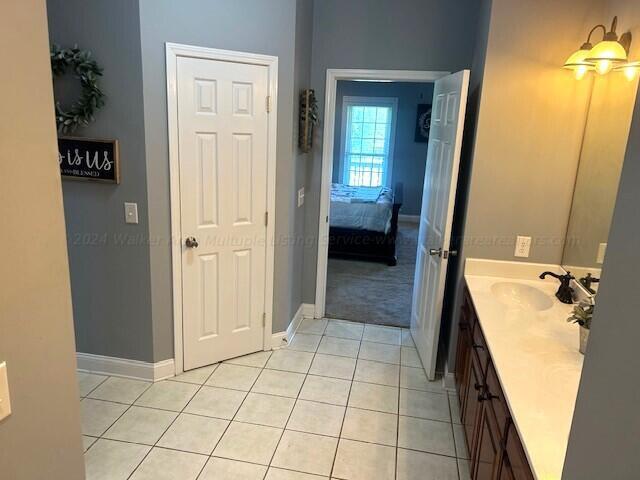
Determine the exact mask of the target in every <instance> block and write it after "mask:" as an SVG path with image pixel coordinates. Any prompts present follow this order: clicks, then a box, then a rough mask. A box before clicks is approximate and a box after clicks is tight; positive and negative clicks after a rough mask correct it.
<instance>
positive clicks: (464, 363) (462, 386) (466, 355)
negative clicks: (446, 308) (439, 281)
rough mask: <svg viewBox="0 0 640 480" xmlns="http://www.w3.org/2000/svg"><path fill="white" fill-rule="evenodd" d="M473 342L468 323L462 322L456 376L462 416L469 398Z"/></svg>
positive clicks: (459, 333)
mask: <svg viewBox="0 0 640 480" xmlns="http://www.w3.org/2000/svg"><path fill="white" fill-rule="evenodd" d="M471 341H472V340H471V329H470V327H469V323H468V322H467V321H461V322H460V330H459V332H458V347H457V351H456V370H455V372H456V373H455V375H456V388H457V389H458V402H459V404H460V412H461V413H462V414H464V410H465V399H466V397H467V387H468V386H469V374H470V370H471ZM454 420H455V419H454Z"/></svg>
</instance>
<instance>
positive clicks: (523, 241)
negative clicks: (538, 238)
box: [513, 235, 531, 258]
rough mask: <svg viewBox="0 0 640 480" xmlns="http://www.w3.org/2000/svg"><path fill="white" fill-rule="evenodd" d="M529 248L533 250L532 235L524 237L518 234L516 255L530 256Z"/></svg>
mask: <svg viewBox="0 0 640 480" xmlns="http://www.w3.org/2000/svg"><path fill="white" fill-rule="evenodd" d="M529 250H531V237H522V236H520V235H518V237H517V238H516V251H515V252H514V254H513V255H514V256H516V257H522V258H527V257H528V256H529Z"/></svg>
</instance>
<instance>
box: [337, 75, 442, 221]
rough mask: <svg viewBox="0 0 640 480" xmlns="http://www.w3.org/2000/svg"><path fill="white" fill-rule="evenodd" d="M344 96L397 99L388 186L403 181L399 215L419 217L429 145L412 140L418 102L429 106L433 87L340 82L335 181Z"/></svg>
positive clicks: (399, 83)
mask: <svg viewBox="0 0 640 480" xmlns="http://www.w3.org/2000/svg"><path fill="white" fill-rule="evenodd" d="M345 96H356V97H394V98H397V99H398V115H397V119H396V136H395V139H394V156H393V157H394V159H393V171H392V175H391V176H392V180H391V185H392V186H393V185H395V184H396V183H397V182H402V184H403V187H404V201H403V204H402V208H401V209H400V213H401V214H404V215H419V214H420V207H421V205H422V186H423V180H424V170H425V166H426V161H427V146H428V144H427V143H426V142H425V143H418V142H416V141H415V128H416V112H417V107H418V104H419V103H431V100H432V99H433V84H432V83H410V82H394V83H381V82H348V81H344V80H340V81H339V82H338V90H337V92H336V119H335V132H336V135H335V139H334V145H333V181H334V182H338V179H339V176H340V149H341V146H342V144H343V142H344V138H343V132H342V105H343V98H344V97H345Z"/></svg>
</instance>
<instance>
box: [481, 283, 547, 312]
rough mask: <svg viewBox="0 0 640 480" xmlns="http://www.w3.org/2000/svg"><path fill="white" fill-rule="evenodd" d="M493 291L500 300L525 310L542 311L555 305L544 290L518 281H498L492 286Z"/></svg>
mask: <svg viewBox="0 0 640 480" xmlns="http://www.w3.org/2000/svg"><path fill="white" fill-rule="evenodd" d="M491 293H492V294H493V295H495V296H496V298H497V299H498V301H499V302H501V303H502V304H504V305H507V306H509V307H518V308H522V309H523V310H535V311H538V312H540V311H542V310H547V309H549V308H551V307H552V306H553V299H552V298H551V297H550V296H549V295H548V294H546V293H544V292H543V291H542V290H539V289H537V288H535V287H532V286H530V285H523V284H522V283H516V282H498V283H494V284H493V285H492V286H491Z"/></svg>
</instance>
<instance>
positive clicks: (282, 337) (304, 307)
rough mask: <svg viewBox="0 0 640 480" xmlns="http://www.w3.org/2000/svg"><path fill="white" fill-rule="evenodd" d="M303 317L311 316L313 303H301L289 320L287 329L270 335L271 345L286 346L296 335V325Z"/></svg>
mask: <svg viewBox="0 0 640 480" xmlns="http://www.w3.org/2000/svg"><path fill="white" fill-rule="evenodd" d="M305 318H313V305H310V304H308V303H301V304H300V306H299V307H298V310H297V311H296V313H294V314H293V318H292V319H291V321H290V322H289V326H288V327H287V330H286V331H284V332H278V333H274V334H273V335H272V337H271V345H272V346H273V348H281V347H285V346H287V345H288V344H289V343H291V340H293V337H294V336H295V335H296V331H297V330H298V327H299V326H300V324H301V323H302V320H303V319H305Z"/></svg>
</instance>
